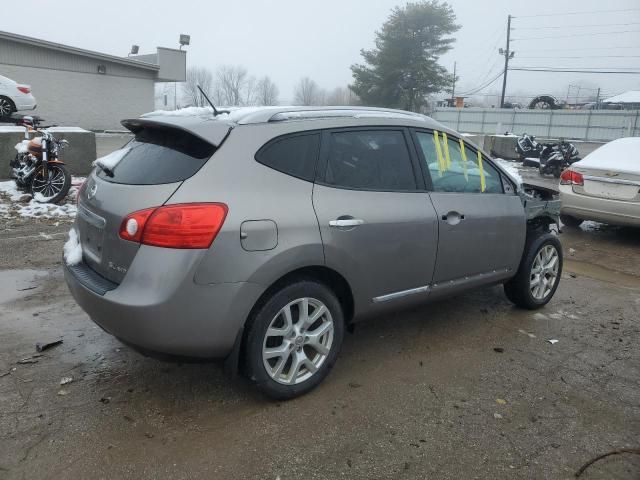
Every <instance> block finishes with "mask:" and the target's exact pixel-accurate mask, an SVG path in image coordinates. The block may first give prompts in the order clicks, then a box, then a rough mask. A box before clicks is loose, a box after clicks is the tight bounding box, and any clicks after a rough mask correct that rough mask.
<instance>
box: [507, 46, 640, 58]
mask: <svg viewBox="0 0 640 480" xmlns="http://www.w3.org/2000/svg"><path fill="white" fill-rule="evenodd" d="M554 51H557V50H556V49H554ZM518 58H546V59H547V60H555V59H556V58H558V59H560V58H562V59H564V58H640V55H581V56H577V57H556V56H553V57H551V56H549V55H546V56H542V57H526V56H525V57H521V56H519V55H518Z"/></svg>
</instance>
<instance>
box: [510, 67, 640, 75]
mask: <svg viewBox="0 0 640 480" xmlns="http://www.w3.org/2000/svg"><path fill="white" fill-rule="evenodd" d="M509 70H519V71H522V72H554V73H607V74H621V75H623V74H627V75H640V70H636V71H628V70H625V71H620V70H617V71H614V70H609V71H607V70H577V69H575V70H568V69H567V70H563V69H558V68H555V69H554V68H536V67H534V68H521V67H511V68H510V69H509Z"/></svg>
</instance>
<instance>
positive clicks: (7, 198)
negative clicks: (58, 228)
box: [0, 177, 84, 220]
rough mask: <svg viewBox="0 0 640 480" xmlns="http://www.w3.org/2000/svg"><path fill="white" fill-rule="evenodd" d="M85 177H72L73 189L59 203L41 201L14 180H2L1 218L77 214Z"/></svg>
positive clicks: (63, 216)
mask: <svg viewBox="0 0 640 480" xmlns="http://www.w3.org/2000/svg"><path fill="white" fill-rule="evenodd" d="M83 182H84V177H72V178H71V189H69V193H68V195H67V197H66V198H65V199H64V201H63V202H62V203H60V204H59V205H54V204H52V203H40V202H38V201H37V200H36V199H34V198H32V197H31V195H30V194H28V193H25V192H22V191H20V190H18V188H17V187H16V184H15V182H14V181H13V180H9V181H6V182H0V218H2V219H7V220H8V219H13V218H44V219H54V218H55V219H68V220H73V219H74V218H75V216H76V212H77V208H76V195H77V193H78V188H80V185H82V183H83Z"/></svg>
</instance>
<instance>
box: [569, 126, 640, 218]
mask: <svg viewBox="0 0 640 480" xmlns="http://www.w3.org/2000/svg"><path fill="white" fill-rule="evenodd" d="M639 149H640V137H630V138H620V139H618V140H614V141H613V142H609V143H607V144H606V145H604V146H602V147H600V148H598V149H597V150H595V151H594V152H592V153H590V154H589V155H587V156H586V157H585V158H584V159H583V160H581V161H579V162H576V163H574V164H573V165H571V168H569V169H568V170H565V171H564V172H563V173H562V175H561V176H560V200H561V201H562V206H561V210H560V213H561V215H560V220H562V223H564V224H565V225H567V226H570V227H577V226H579V225H580V224H581V223H582V222H583V221H584V220H595V221H598V222H604V223H610V224H613V225H630V226H640V157H638V150H639Z"/></svg>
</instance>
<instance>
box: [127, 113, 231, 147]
mask: <svg viewBox="0 0 640 480" xmlns="http://www.w3.org/2000/svg"><path fill="white" fill-rule="evenodd" d="M120 123H121V124H122V126H123V127H125V128H126V129H127V130H129V131H130V132H131V133H133V134H136V133H137V132H139V131H141V130H142V129H144V128H158V129H166V130H180V131H182V132H186V133H188V134H190V135H193V136H195V137H198V138H200V139H201V140H204V141H205V142H207V143H209V144H211V145H213V146H214V147H219V146H220V145H221V144H222V142H224V140H225V139H226V138H227V135H229V132H230V131H231V129H232V128H233V125H231V124H229V123H226V122H220V121H216V120H213V119H212V120H203V119H202V118H192V117H191V118H190V117H169V116H167V117H162V116H158V117H154V118H130V119H125V120H122V121H121V122H120Z"/></svg>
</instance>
